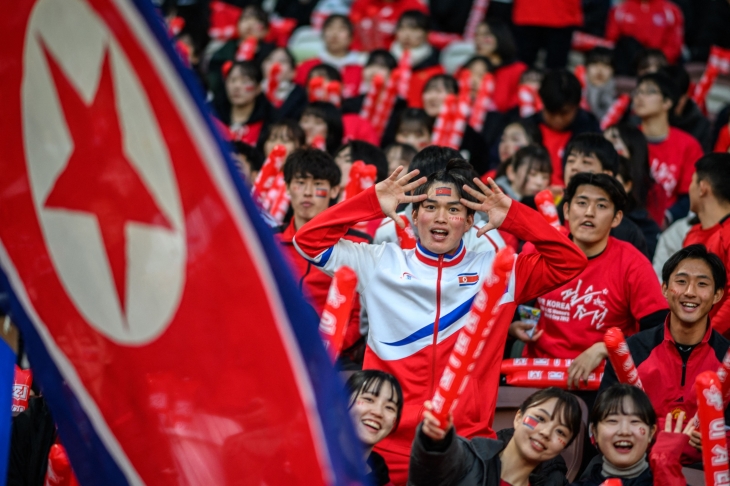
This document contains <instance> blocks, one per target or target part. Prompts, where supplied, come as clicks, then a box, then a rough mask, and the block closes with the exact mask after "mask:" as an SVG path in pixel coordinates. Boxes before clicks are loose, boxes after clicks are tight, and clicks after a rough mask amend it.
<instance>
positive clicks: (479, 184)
mask: <svg viewBox="0 0 730 486" xmlns="http://www.w3.org/2000/svg"><path fill="white" fill-rule="evenodd" d="M490 180H492V178H491V177H490V178H488V179H487V181H490ZM492 182H494V181H492ZM474 184H475V185H476V186H477V187H478V188H479V190H481V191H482V193H484V195H486V196H491V195H492V190H491V189H490V188H489V186H487V185H486V184H485V183H483V182H482V181H481V179H479V178H478V177H475V178H474ZM470 189H471V188H470ZM475 192H476V191H475Z"/></svg>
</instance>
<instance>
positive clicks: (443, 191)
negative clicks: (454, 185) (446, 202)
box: [435, 187, 451, 196]
mask: <svg viewBox="0 0 730 486" xmlns="http://www.w3.org/2000/svg"><path fill="white" fill-rule="evenodd" d="M435 194H436V195H437V196H451V188H450V187H437V188H436V191H435Z"/></svg>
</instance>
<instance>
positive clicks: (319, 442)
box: [0, 0, 362, 485]
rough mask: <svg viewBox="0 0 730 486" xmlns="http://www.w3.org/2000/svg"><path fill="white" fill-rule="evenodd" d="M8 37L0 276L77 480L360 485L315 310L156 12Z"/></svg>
mask: <svg viewBox="0 0 730 486" xmlns="http://www.w3.org/2000/svg"><path fill="white" fill-rule="evenodd" d="M0 29H1V30H2V32H3V33H4V34H5V42H3V43H2V44H0V60H2V62H0V92H2V93H5V103H4V115H3V117H1V118H0V137H2V139H1V140H2V143H3V150H4V154H5V155H4V157H3V158H2V159H1V160H0V169H1V170H2V174H3V177H2V178H0V207H2V208H3V211H1V212H0V265H1V266H2V272H1V273H0V279H2V280H3V282H2V284H5V285H7V286H8V288H9V289H10V297H11V298H10V304H11V308H12V312H13V317H14V320H15V321H17V324H18V326H19V327H20V329H21V332H22V334H23V338H24V340H25V342H26V347H27V352H28V354H29V357H30V359H31V362H32V363H33V373H34V378H35V379H36V380H37V381H38V383H39V384H40V386H41V387H42V389H43V393H44V396H45V397H46V399H47V401H48V403H49V405H50V407H51V411H52V413H53V417H54V419H55V420H56V421H57V423H58V429H59V434H60V437H61V440H62V441H63V444H64V446H65V447H66V449H67V451H68V455H69V458H70V460H71V463H72V466H73V468H74V472H75V473H76V475H77V476H78V478H79V480H80V482H81V483H82V484H104V485H116V484H143V483H149V484H227V483H235V482H240V481H242V480H243V479H244V478H245V480H246V481H250V482H252V483H268V484H305V483H306V484H322V485H325V484H346V483H347V484H352V483H355V482H359V480H360V478H361V477H362V476H361V467H360V465H359V462H358V461H360V460H361V455H362V452H361V451H360V450H358V449H359V448H358V445H359V442H358V440H357V438H356V436H355V434H354V432H353V431H352V430H351V428H350V427H349V426H348V425H347V424H348V423H349V417H348V414H347V409H346V406H345V403H344V401H341V400H340V398H341V397H340V394H341V388H342V386H341V383H340V382H339V381H338V380H337V377H336V376H335V373H334V370H333V369H332V367H331V363H330V360H329V357H328V356H327V354H326V352H325V350H324V347H323V346H322V344H321V341H320V338H319V336H318V333H317V321H318V319H317V317H316V315H314V313H313V312H312V311H311V309H309V308H308V307H307V306H306V304H305V303H304V301H303V299H302V297H301V294H300V292H299V290H298V289H297V286H296V285H295V283H294V282H293V281H292V279H291V276H290V275H289V270H288V268H287V266H286V263H285V262H284V260H283V259H282V257H281V256H280V254H279V253H278V249H277V246H276V245H275V244H274V242H273V239H272V237H271V234H270V233H269V230H268V228H267V227H266V225H265V223H264V222H263V221H262V220H261V218H260V217H259V215H258V211H257V209H256V206H255V204H254V203H253V202H252V201H251V199H250V197H249V196H248V192H247V191H246V188H245V187H244V185H243V182H242V180H241V179H240V177H239V176H238V175H237V173H236V169H235V166H234V165H233V164H232V162H231V161H230V160H229V159H228V158H227V154H228V153H229V152H230V149H229V148H228V147H225V146H224V145H223V144H222V142H221V140H220V139H219V137H218V136H217V132H216V129H215V127H214V125H213V124H212V122H211V119H210V118H209V116H208V114H207V110H206V108H205V104H204V102H203V100H202V96H201V95H200V93H198V92H197V91H196V90H197V89H198V87H197V84H196V81H195V80H194V78H193V76H192V74H191V72H189V71H188V70H187V69H186V68H184V67H183V66H182V63H181V62H180V60H179V59H178V58H177V54H176V53H175V51H174V50H173V48H172V46H171V44H170V42H169V39H168V37H167V34H166V32H165V29H164V27H163V24H162V21H161V20H160V18H159V17H158V15H157V12H156V11H155V10H154V9H153V7H152V6H151V4H150V3H149V2H148V1H146V0H136V1H133V0H19V1H18V2H15V3H14V8H13V12H12V14H9V15H6V16H3V17H2V18H0ZM272 377H276V380H272V379H271V378H272ZM325 417H326V420H325ZM262 440H265V441H266V442H265V445H264V444H262V443H261V441H262Z"/></svg>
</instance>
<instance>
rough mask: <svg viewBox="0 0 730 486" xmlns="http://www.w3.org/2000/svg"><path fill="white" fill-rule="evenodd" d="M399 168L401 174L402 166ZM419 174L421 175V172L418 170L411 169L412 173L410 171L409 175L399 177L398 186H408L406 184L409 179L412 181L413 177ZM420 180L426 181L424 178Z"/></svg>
mask: <svg viewBox="0 0 730 486" xmlns="http://www.w3.org/2000/svg"><path fill="white" fill-rule="evenodd" d="M399 167H400V169H401V172H402V170H403V166H399ZM396 170H397V169H396ZM420 173H421V171H420V170H418V169H413V170H412V171H410V172H409V173H407V174H405V175H403V176H401V177H400V178H398V184H400V185H401V186H405V185H406V184H408V182H409V181H410V180H411V179H413V178H414V177H416V176H417V175H418V174H420ZM421 179H426V178H425V177H422V178H421ZM424 182H426V181H425V180H424Z"/></svg>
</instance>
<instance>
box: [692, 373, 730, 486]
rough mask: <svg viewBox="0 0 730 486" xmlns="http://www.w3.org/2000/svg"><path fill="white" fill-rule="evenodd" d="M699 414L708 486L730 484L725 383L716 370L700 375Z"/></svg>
mask: <svg viewBox="0 0 730 486" xmlns="http://www.w3.org/2000/svg"><path fill="white" fill-rule="evenodd" d="M695 387H696V389H697V413H698V415H699V417H700V433H701V434H702V465H703V466H704V470H705V484H706V485H708V486H712V485H714V486H720V485H727V484H728V483H730V473H729V472H728V462H727V440H726V438H725V417H724V410H725V407H724V406H723V403H722V384H721V383H720V379H719V378H718V377H717V373H715V372H713V371H705V372H703V373H700V374H699V376H697V380H696V381H695Z"/></svg>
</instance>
